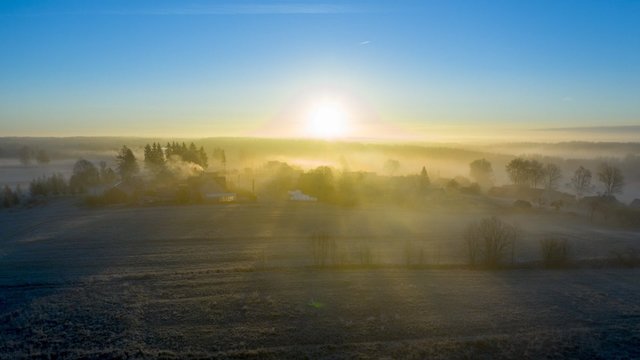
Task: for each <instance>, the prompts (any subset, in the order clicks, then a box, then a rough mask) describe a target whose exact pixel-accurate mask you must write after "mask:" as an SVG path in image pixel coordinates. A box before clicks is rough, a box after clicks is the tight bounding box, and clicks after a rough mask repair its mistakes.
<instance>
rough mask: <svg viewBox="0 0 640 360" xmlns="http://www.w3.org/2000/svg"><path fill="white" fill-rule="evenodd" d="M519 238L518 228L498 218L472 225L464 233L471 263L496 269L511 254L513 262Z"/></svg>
mask: <svg viewBox="0 0 640 360" xmlns="http://www.w3.org/2000/svg"><path fill="white" fill-rule="evenodd" d="M519 236H520V229H519V228H518V227H517V226H513V225H510V224H507V223H505V222H503V221H502V220H500V219H498V218H497V217H490V218H486V219H482V220H481V221H480V222H477V223H472V224H470V225H469V226H467V228H466V230H465V233H464V238H465V241H466V244H467V250H468V256H469V263H470V264H471V265H478V264H482V265H484V266H487V267H490V268H495V267H499V266H500V265H502V264H503V263H504V260H505V258H506V257H507V256H508V255H509V253H511V257H512V261H513V258H514V249H515V242H516V240H517V238H518V237H519Z"/></svg>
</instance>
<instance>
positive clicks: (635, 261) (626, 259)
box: [612, 247, 640, 268]
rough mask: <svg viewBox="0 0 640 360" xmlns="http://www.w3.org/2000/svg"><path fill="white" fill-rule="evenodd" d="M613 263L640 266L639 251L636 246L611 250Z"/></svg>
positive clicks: (630, 266) (624, 265)
mask: <svg viewBox="0 0 640 360" xmlns="http://www.w3.org/2000/svg"><path fill="white" fill-rule="evenodd" d="M612 255H613V261H614V264H615V265H618V266H623V267H629V268H632V267H636V266H640V251H638V249H636V248H632V247H629V248H627V249H626V250H624V251H618V252H612Z"/></svg>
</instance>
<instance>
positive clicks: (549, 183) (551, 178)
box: [543, 163, 562, 190]
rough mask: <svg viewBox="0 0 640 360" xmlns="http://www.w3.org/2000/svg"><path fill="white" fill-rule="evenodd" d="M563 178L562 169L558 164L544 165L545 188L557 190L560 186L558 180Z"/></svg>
mask: <svg viewBox="0 0 640 360" xmlns="http://www.w3.org/2000/svg"><path fill="white" fill-rule="evenodd" d="M560 179H562V171H561V170H560V168H559V167H558V165H556V164H551V163H549V164H546V165H545V166H544V178H543V183H544V188H545V189H547V190H555V189H557V188H558V182H560Z"/></svg>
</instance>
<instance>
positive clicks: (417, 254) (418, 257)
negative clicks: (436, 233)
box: [404, 240, 425, 267]
mask: <svg viewBox="0 0 640 360" xmlns="http://www.w3.org/2000/svg"><path fill="white" fill-rule="evenodd" d="M404 263H405V265H406V266H407V267H411V266H415V265H424V264H425V254H424V249H423V248H417V247H416V246H415V245H413V244H412V243H411V242H410V241H408V240H407V241H406V242H405V243H404Z"/></svg>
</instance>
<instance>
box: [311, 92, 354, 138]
mask: <svg viewBox="0 0 640 360" xmlns="http://www.w3.org/2000/svg"><path fill="white" fill-rule="evenodd" d="M306 124H307V134H308V135H309V136H311V137H316V138H323V139H334V138H339V137H344V136H346V135H347V133H348V131H349V126H348V125H349V116H348V114H347V111H346V110H345V109H344V107H343V106H342V105H341V104H340V103H338V102H334V101H322V102H319V103H317V104H315V105H313V106H312V107H311V109H310V110H309V113H308V114H307V118H306Z"/></svg>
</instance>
